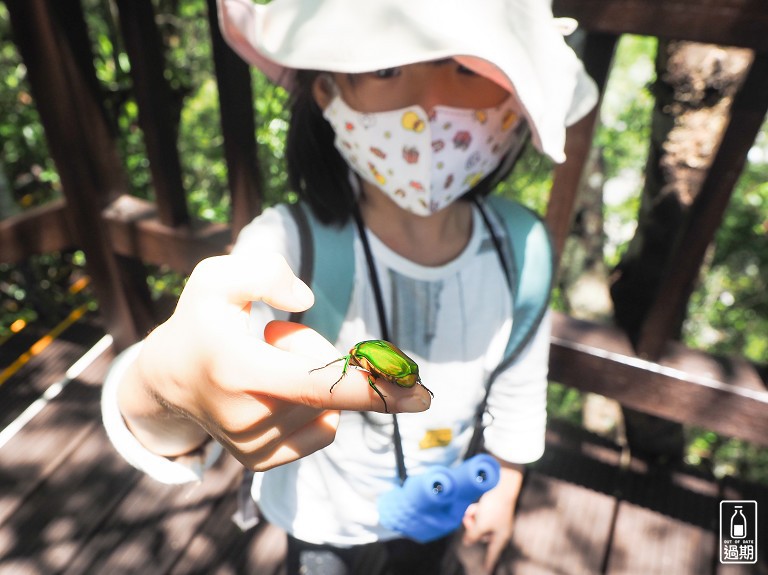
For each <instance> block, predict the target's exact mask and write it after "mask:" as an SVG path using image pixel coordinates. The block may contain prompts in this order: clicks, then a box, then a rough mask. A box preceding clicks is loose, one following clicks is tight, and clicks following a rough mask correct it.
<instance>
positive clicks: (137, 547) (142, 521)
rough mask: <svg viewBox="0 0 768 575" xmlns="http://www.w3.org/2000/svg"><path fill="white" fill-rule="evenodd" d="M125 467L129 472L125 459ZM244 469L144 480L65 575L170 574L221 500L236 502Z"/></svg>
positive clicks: (229, 463) (228, 463) (226, 466)
mask: <svg viewBox="0 0 768 575" xmlns="http://www.w3.org/2000/svg"><path fill="white" fill-rule="evenodd" d="M104 441H106V438H104ZM104 448H105V449H109V445H108V444H107V445H105V446H104ZM120 466H121V467H122V468H123V469H126V468H128V465H127V464H126V463H125V462H122V461H121V462H120ZM241 469H242V467H241V466H240V464H239V463H237V462H236V461H235V460H234V459H232V458H224V459H223V460H222V461H221V464H219V465H217V466H215V467H214V468H213V469H210V470H209V471H208V473H207V474H206V478H205V481H203V482H202V483H199V484H188V485H181V486H173V485H162V484H160V483H157V482H156V481H154V480H152V479H150V478H149V477H148V476H142V477H140V478H139V480H138V481H137V482H135V484H133V485H132V486H131V488H130V490H129V491H127V493H126V494H125V495H124V496H123V497H121V500H120V501H119V502H118V504H117V505H116V506H115V508H114V509H112V510H110V513H108V514H105V515H104V516H103V517H100V518H99V519H100V520H99V521H98V523H96V522H94V523H93V525H92V529H91V532H90V533H89V534H88V536H87V537H86V538H84V539H83V540H82V541H79V542H78V547H79V549H78V553H77V556H76V557H73V558H72V559H71V560H70V561H69V562H68V564H67V566H66V569H65V570H64V571H63V573H72V574H79V573H146V574H148V575H149V574H154V573H167V572H168V570H169V569H170V568H171V567H172V565H173V564H174V563H175V562H176V561H177V559H178V557H179V556H180V554H181V553H182V552H183V550H184V549H185V548H186V547H187V545H188V544H189V542H190V540H191V539H192V538H193V537H194V536H195V535H196V533H197V531H198V530H199V528H200V525H201V524H202V523H203V522H204V521H205V519H206V518H207V517H209V516H210V515H211V514H212V513H214V512H215V511H216V509H217V508H218V506H219V505H220V503H221V501H222V499H224V498H234V490H235V489H236V487H237V485H238V484H239V478H240V470H241ZM102 476H103V474H102ZM102 480H103V479H102Z"/></svg>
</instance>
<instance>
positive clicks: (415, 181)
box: [323, 94, 519, 216]
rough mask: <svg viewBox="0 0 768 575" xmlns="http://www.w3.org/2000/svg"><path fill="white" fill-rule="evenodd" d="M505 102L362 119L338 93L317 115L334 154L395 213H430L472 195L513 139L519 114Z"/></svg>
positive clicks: (414, 108)
mask: <svg viewBox="0 0 768 575" xmlns="http://www.w3.org/2000/svg"><path fill="white" fill-rule="evenodd" d="M512 106H513V100H512V98H511V97H510V98H508V99H507V100H506V101H504V102H503V103H502V104H501V105H499V106H498V107H495V108H488V109H483V110H469V109H459V108H451V107H448V106H436V107H435V108H434V109H433V110H432V113H431V114H427V113H426V112H425V111H424V110H423V109H422V108H421V107H420V106H412V107H409V108H403V109H401V110H393V111H389V112H375V113H362V112H358V111H356V110H353V109H352V108H350V107H349V106H348V105H347V104H346V103H345V102H344V101H343V100H342V99H341V97H340V96H339V95H338V94H337V95H336V96H335V97H334V98H333V100H332V101H331V103H330V104H329V105H328V107H327V108H326V110H325V112H324V114H323V115H324V116H325V118H326V119H327V120H328V122H330V124H331V126H332V127H333V129H334V131H335V133H336V141H335V144H336V148H337V149H338V150H339V152H340V153H341V155H342V156H343V157H344V158H345V159H346V161H347V163H348V164H349V165H350V166H351V167H352V169H353V170H354V171H355V172H356V173H357V174H358V175H360V177H362V178H364V179H365V180H367V181H369V182H371V183H372V184H374V185H375V186H376V187H377V188H379V189H380V190H382V191H383V192H384V193H386V194H387V195H388V196H389V197H391V198H392V199H393V200H394V201H395V202H396V203H397V204H398V205H399V206H400V207H402V208H403V209H406V210H408V211H410V212H413V213H414V214H417V215H420V216H428V215H430V214H433V213H435V212H437V211H439V210H441V209H443V208H444V207H446V206H447V205H449V204H450V203H451V202H453V201H454V200H456V199H457V198H459V197H461V196H462V195H463V194H464V193H465V192H467V191H468V190H470V189H472V188H473V187H474V186H475V185H477V183H478V182H480V181H481V180H482V179H483V178H484V177H485V176H487V175H488V174H490V173H491V172H492V171H493V170H494V169H496V167H497V166H498V165H499V163H500V162H501V160H502V159H503V158H504V157H505V155H506V154H507V152H508V151H509V150H510V149H511V148H512V146H513V144H514V143H515V141H516V140H517V137H516V133H517V131H516V130H515V128H516V127H517V126H518V124H519V118H518V115H517V114H516V113H515V111H514V110H513V107H512Z"/></svg>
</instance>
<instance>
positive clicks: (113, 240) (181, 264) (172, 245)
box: [104, 195, 231, 274]
mask: <svg viewBox="0 0 768 575" xmlns="http://www.w3.org/2000/svg"><path fill="white" fill-rule="evenodd" d="M104 219H105V221H106V223H107V229H108V234H109V238H110V244H111V246H112V248H113V249H114V250H115V253H117V254H118V255H120V256H123V257H127V258H133V259H140V260H142V261H144V262H145V263H150V264H155V265H167V266H169V267H170V268H171V269H173V270H174V271H177V272H179V273H182V274H189V273H191V272H192V270H193V269H194V267H195V266H196V265H197V263H198V262H199V261H200V260H202V259H204V258H207V257H211V256H216V255H221V254H224V253H226V252H227V251H228V249H229V242H230V236H231V232H230V227H229V226H228V225H225V224H200V225H198V226H194V227H193V226H184V227H170V226H166V225H165V224H163V223H162V222H161V221H160V219H159V218H158V216H157V207H156V206H155V205H154V204H153V203H150V202H148V201H146V200H141V199H139V198H136V197H134V196H130V195H125V196H122V197H120V198H118V199H117V200H116V201H115V202H113V203H112V205H110V206H109V207H108V208H107V209H106V210H105V211H104Z"/></svg>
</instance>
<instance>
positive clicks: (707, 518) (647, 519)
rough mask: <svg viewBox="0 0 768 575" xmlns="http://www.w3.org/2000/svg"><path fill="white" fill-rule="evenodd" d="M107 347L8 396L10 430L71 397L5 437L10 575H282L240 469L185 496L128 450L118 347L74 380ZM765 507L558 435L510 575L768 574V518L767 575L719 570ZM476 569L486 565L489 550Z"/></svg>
mask: <svg viewBox="0 0 768 575" xmlns="http://www.w3.org/2000/svg"><path fill="white" fill-rule="evenodd" d="M98 337H100V333H99V332H98V329H97V328H96V327H94V326H92V325H86V326H81V327H80V328H78V329H77V330H75V331H73V332H72V333H70V337H69V338H67V337H62V338H61V339H60V340H56V341H54V342H53V343H51V344H50V345H49V347H48V348H47V349H46V350H45V352H44V353H42V354H40V355H39V356H37V357H36V358H34V360H31V361H30V362H28V364H27V365H25V366H24V367H23V368H22V369H20V370H19V371H18V372H17V373H16V374H15V375H14V376H13V377H11V378H10V379H9V380H8V381H6V383H5V385H4V386H2V387H0V391H1V392H2V393H3V398H2V399H3V401H2V404H1V405H2V411H3V419H2V421H3V429H6V430H8V429H9V425H11V427H12V422H13V421H18V420H19V417H20V416H21V417H22V418H23V417H24V414H25V413H28V412H24V411H23V408H22V405H21V404H22V400H21V399H20V398H22V397H23V398H26V399H27V400H28V399H30V398H31V397H32V396H33V395H39V394H40V393H41V392H42V391H43V390H44V389H47V388H49V387H50V385H51V384H56V383H64V384H65V385H64V387H63V388H62V389H60V393H59V394H58V395H56V396H55V397H51V398H49V400H48V401H47V403H45V402H43V403H44V404H43V403H38V404H37V405H38V408H39V412H38V413H36V415H35V416H34V417H32V418H30V419H29V421H28V422H27V423H26V424H25V425H24V426H23V427H20V428H18V429H15V428H14V429H15V432H14V433H13V435H12V436H11V435H10V434H9V433H8V432H7V431H4V432H0V433H3V434H4V435H0V573H3V574H5V573H8V574H10V573H13V574H14V575H17V574H24V573H34V574H38V573H39V574H47V573H135V572H141V573H145V574H147V575H149V574H154V573H169V574H170V573H175V574H179V573H257V574H261V573H264V574H271V573H275V574H278V573H281V567H280V561H281V558H282V555H283V553H284V549H285V541H284V536H283V534H282V533H281V532H280V531H279V530H278V529H276V528H274V527H272V526H269V525H266V524H261V525H260V526H258V527H256V528H255V529H252V530H251V531H249V532H247V533H242V532H241V531H240V530H239V529H238V528H237V527H236V526H235V525H234V524H233V523H232V521H231V519H230V518H231V516H232V514H233V513H234V511H235V504H236V500H235V499H236V498H235V489H236V487H237V485H238V483H239V478H240V467H239V464H237V462H235V461H234V460H233V459H231V458H225V459H224V460H222V461H221V462H220V463H219V464H218V465H217V466H216V468H215V469H213V470H212V471H211V472H210V475H209V476H208V478H207V480H206V481H205V482H204V483H202V484H199V485H191V486H181V487H174V486H165V485H161V484H159V483H156V482H154V481H153V480H151V479H149V478H148V477H146V476H144V475H143V474H142V473H140V472H138V471H136V470H134V469H132V468H131V467H129V466H128V465H127V464H126V463H125V462H124V461H123V460H122V459H121V458H120V457H119V456H118V455H117V454H116V453H115V452H114V451H113V449H112V447H111V446H110V444H109V441H108V439H107V437H106V435H105V432H104V430H103V428H102V426H101V423H100V414H99V392H100V384H101V381H102V380H103V377H104V373H105V370H106V369H107V367H108V365H109V362H110V360H111V359H112V351H111V348H110V347H109V346H108V345H105V343H108V342H107V341H105V340H99V341H100V342H101V345H102V346H103V347H102V348H101V349H102V351H101V352H98V351H97V352H95V353H93V354H91V356H90V358H89V361H90V362H91V363H89V365H87V367H85V368H84V370H83V371H82V372H81V373H77V372H73V371H71V370H70V371H69V377H67V375H65V372H66V368H67V367H69V365H70V364H71V363H72V362H73V361H74V360H75V359H76V358H77V357H78V356H79V355H80V354H82V353H84V352H85V351H86V350H87V349H88V347H89V346H91V345H92V344H93V343H94V342H96V341H97V340H98ZM81 366H82V364H81ZM70 378H71V379H70ZM57 389H58V388H57ZM11 397H15V398H16V400H15V401H11V400H10V399H9V398H11ZM28 403H31V402H29V401H28ZM20 414H21V415H20ZM765 495H766V490H765V489H764V488H760V487H755V486H737V485H734V484H729V483H720V482H717V481H714V480H713V479H711V478H705V477H700V476H697V475H695V474H693V473H691V472H690V471H686V470H682V469H678V468H672V467H670V468H661V467H654V466H649V465H647V464H646V463H645V462H644V461H642V460H640V459H637V458H630V457H628V456H627V454H626V453H623V452H622V450H621V449H620V447H619V446H617V445H615V444H613V443H612V442H610V441H608V440H606V439H604V438H601V437H598V436H596V435H593V434H590V433H588V432H586V431H585V430H583V429H580V428H577V427H573V426H571V425H569V424H565V423H563V422H558V421H552V422H550V426H549V430H548V435H547V451H546V454H545V455H544V457H543V458H542V459H541V460H540V461H538V462H537V463H536V464H534V465H531V466H530V469H529V472H528V474H527V476H526V481H525V485H524V489H523V493H522V496H521V499H520V503H519V507H518V511H517V514H518V517H517V521H516V528H515V536H514V540H513V542H512V544H511V545H510V547H509V548H508V549H507V550H506V552H505V554H504V557H503V561H502V563H501V565H500V566H499V568H498V570H497V573H501V574H512V573H515V574H516V575H519V574H563V575H573V574H578V573H584V574H594V573H612V574H614V573H616V574H618V573H627V574H654V573H658V574H674V575H686V574H735V573H768V564H767V563H766V559H768V549H766V545H765V541H766V537H765V536H764V533H765V521H764V520H762V518H761V523H762V525H761V526H760V527H761V534H760V535H761V536H760V537H759V545H760V549H759V551H758V556H759V557H760V560H761V562H760V563H758V564H757V565H740V566H736V565H731V566H728V567H724V566H722V565H720V564H719V561H718V559H717V556H718V555H717V554H718V547H719V543H718V542H719V533H718V529H719V527H718V508H719V501H720V500H721V499H729V498H731V499H756V500H758V501H768V499H767V498H766V497H765ZM461 556H462V558H463V560H464V561H466V562H467V563H468V564H469V565H472V564H474V563H475V562H476V561H477V559H478V557H479V552H478V550H477V549H471V550H466V551H464V552H462V553H461ZM449 572H452V570H450V569H446V573H449ZM468 572H469V573H472V572H475V570H474V569H472V568H470V569H469V570H468Z"/></svg>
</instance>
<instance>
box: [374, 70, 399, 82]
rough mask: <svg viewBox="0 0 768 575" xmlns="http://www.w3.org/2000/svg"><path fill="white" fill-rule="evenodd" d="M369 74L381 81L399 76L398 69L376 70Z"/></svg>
mask: <svg viewBox="0 0 768 575" xmlns="http://www.w3.org/2000/svg"><path fill="white" fill-rule="evenodd" d="M371 74H372V75H373V76H374V77H376V78H381V79H386V78H394V77H396V76H399V75H400V68H384V69H383V70H376V71H375V72H371Z"/></svg>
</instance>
